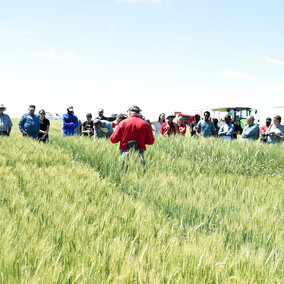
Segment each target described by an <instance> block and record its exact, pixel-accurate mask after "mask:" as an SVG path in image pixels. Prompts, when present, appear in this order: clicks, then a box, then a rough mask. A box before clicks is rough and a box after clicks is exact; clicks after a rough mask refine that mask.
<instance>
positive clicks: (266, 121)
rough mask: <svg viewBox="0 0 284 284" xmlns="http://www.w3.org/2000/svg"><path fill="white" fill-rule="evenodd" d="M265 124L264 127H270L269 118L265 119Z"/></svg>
mask: <svg viewBox="0 0 284 284" xmlns="http://www.w3.org/2000/svg"><path fill="white" fill-rule="evenodd" d="M265 124H266V126H270V124H271V118H270V117H267V118H266V120H265Z"/></svg>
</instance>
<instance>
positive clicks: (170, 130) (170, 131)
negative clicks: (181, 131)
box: [160, 122, 177, 135]
mask: <svg viewBox="0 0 284 284" xmlns="http://www.w3.org/2000/svg"><path fill="white" fill-rule="evenodd" d="M167 128H168V130H167ZM166 131H168V132H167V133H168V135H172V134H176V133H177V126H176V124H175V123H174V122H171V123H168V122H165V123H163V125H162V127H161V131H160V133H161V134H162V135H164V134H165V133H166Z"/></svg>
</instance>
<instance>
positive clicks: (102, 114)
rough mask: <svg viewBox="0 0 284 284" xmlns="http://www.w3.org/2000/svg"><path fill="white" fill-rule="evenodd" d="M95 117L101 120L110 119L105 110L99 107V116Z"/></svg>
mask: <svg viewBox="0 0 284 284" xmlns="http://www.w3.org/2000/svg"><path fill="white" fill-rule="evenodd" d="M95 119H99V120H108V119H107V118H106V117H105V116H104V110H103V109H102V108H99V109H98V116H97V117H96V118H95Z"/></svg>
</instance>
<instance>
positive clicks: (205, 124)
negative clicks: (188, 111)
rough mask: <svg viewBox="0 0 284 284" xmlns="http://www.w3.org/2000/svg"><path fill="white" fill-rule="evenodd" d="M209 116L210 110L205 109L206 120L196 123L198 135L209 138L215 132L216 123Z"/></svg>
mask: <svg viewBox="0 0 284 284" xmlns="http://www.w3.org/2000/svg"><path fill="white" fill-rule="evenodd" d="M209 118H210V112H209V111H205V112H204V120H201V121H199V122H198V123H197V125H196V135H198V136H202V137H205V138H208V137H211V136H212V135H214V134H215V127H214V124H213V122H212V121H210V120H209Z"/></svg>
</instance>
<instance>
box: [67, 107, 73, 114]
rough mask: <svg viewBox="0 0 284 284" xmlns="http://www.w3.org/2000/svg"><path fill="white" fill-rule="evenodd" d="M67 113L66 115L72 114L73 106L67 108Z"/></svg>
mask: <svg viewBox="0 0 284 284" xmlns="http://www.w3.org/2000/svg"><path fill="white" fill-rule="evenodd" d="M67 113H68V114H73V113H74V108H73V106H70V107H68V108H67Z"/></svg>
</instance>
